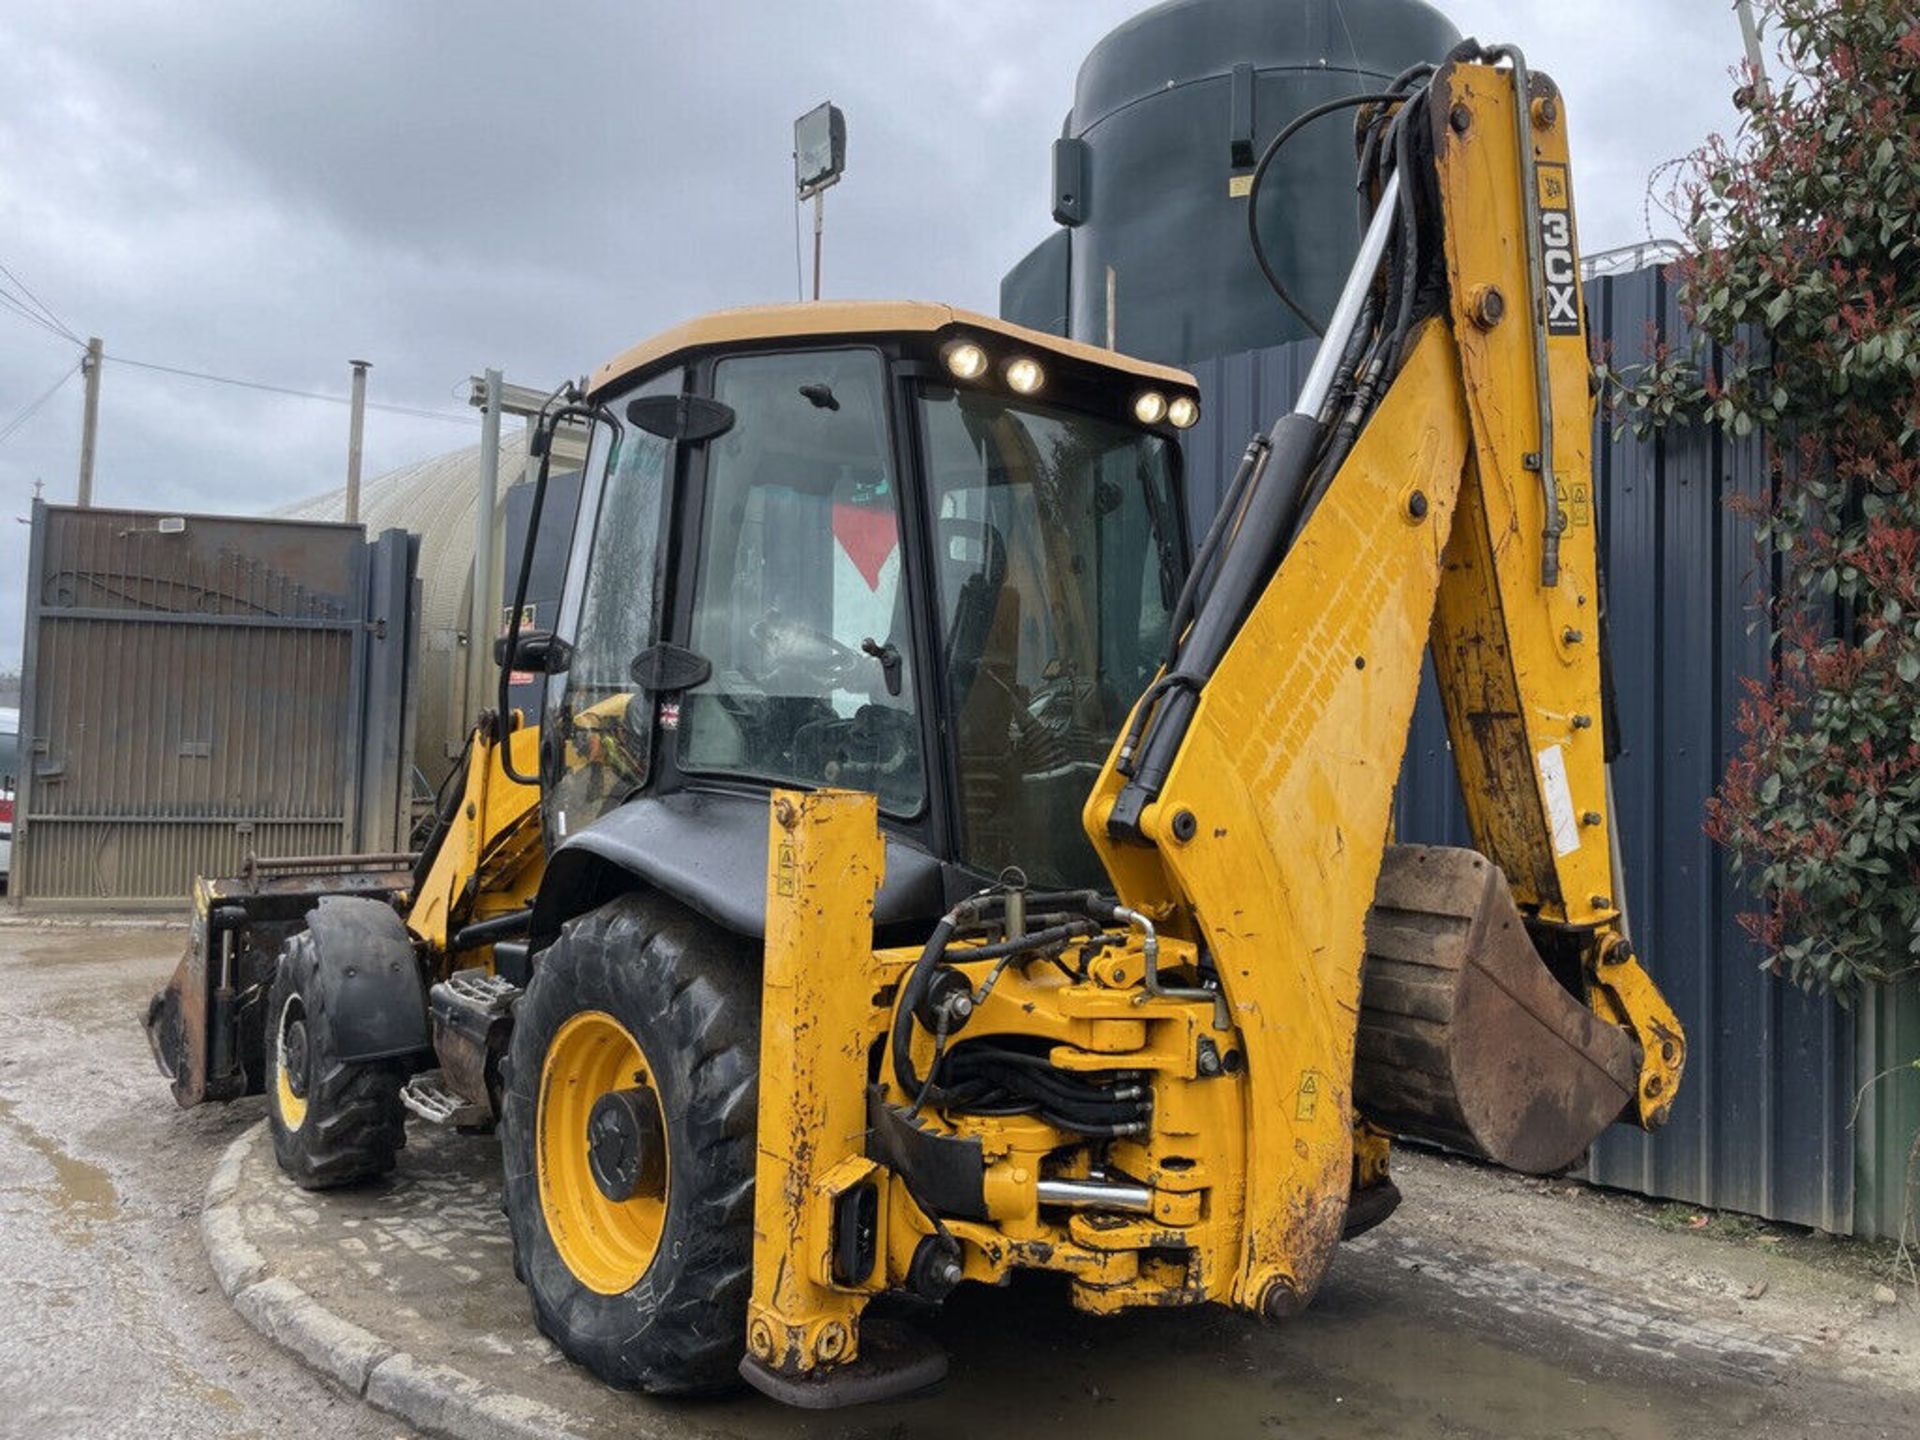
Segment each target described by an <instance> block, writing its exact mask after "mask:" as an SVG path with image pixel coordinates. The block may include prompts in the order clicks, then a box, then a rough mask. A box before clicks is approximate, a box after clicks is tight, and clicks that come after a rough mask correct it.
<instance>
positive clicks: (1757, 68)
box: [1733, 0, 1773, 105]
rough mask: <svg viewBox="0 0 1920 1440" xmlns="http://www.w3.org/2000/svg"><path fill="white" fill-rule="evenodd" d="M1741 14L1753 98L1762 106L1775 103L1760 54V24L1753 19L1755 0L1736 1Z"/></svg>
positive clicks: (1742, 37)
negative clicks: (1751, 73)
mask: <svg viewBox="0 0 1920 1440" xmlns="http://www.w3.org/2000/svg"><path fill="white" fill-rule="evenodd" d="M1733 8H1734V9H1735V10H1737V11H1739V12H1740V38H1741V39H1742V40H1743V41H1745V42H1746V46H1747V64H1748V65H1750V66H1751V67H1752V68H1753V98H1754V99H1755V100H1758V101H1759V102H1760V103H1761V104H1762V105H1770V104H1772V103H1773V86H1772V85H1770V84H1768V82H1767V61H1766V57H1765V56H1764V55H1763V54H1761V53H1760V23H1759V22H1758V21H1757V20H1755V19H1754V18H1753V0H1734V4H1733Z"/></svg>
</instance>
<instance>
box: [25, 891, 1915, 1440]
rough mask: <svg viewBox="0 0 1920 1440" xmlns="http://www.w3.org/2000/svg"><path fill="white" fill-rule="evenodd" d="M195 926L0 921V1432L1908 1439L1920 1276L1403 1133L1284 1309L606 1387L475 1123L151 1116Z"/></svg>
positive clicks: (980, 1335)
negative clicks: (1363, 1226) (504, 1204)
mask: <svg viewBox="0 0 1920 1440" xmlns="http://www.w3.org/2000/svg"><path fill="white" fill-rule="evenodd" d="M182 940H183V934H182V932H181V931H179V930H154V929H146V930H132V929H118V928H100V927H85V928H64V927H62V928H49V927H42V926H35V925H30V924H26V923H21V922H14V923H10V924H0V976H4V978H5V981H6V983H7V987H8V994H9V997H10V998H9V1004H8V1006H7V1007H6V1008H5V1010H4V1013H0V1306H3V1307H4V1311H3V1312H0V1313H3V1314H4V1319H0V1395H4V1396H5V1397H6V1400H5V1402H4V1404H0V1436H14V1435H20V1436H28V1435H32V1436H42V1437H44V1436H66V1435H74V1436H83V1435H84V1436H89V1437H92V1436H100V1437H111V1436H121V1435H128V1436H131V1435H141V1436H173V1435H195V1436H246V1435H280V1434H289V1433H295V1432H305V1433H307V1434H312V1435H318V1436H327V1437H331V1436H345V1437H351V1440H359V1437H371V1436H393V1435H407V1434H411V1433H415V1432H414V1431H413V1430H412V1429H411V1428H410V1427H409V1425H408V1424H407V1423H406V1422H404V1421H402V1420H400V1419H398V1418H396V1415H405V1416H409V1417H412V1418H413V1419H414V1420H415V1421H417V1422H418V1423H419V1424H420V1425H422V1426H424V1427H425V1428H426V1429H427V1430H429V1431H431V1432H435V1433H448V1434H455V1435H462V1436H467V1435H473V1436H480V1435H487V1436H501V1435H533V1434H542V1435H549V1436H559V1435H568V1434H571V1435H579V1436H583V1437H603V1436H604V1437H612V1436H625V1437H645V1436H669V1435H671V1436H687V1437H696V1436H706V1435H741V1436H755V1437H758V1436H774V1435H779V1436H796V1437H844V1440H870V1437H871V1440H878V1437H896V1436H898V1437H929V1440H943V1437H959V1436H975V1435H981V1434H988V1433H991V1434H994V1435H997V1436H1006V1437H1019V1436H1026V1435H1035V1436H1037V1435H1052V1434H1056V1433H1058V1432H1060V1431H1062V1430H1064V1429H1069V1428H1081V1429H1084V1430H1086V1431H1087V1432H1088V1433H1090V1434H1092V1433H1097V1434H1098V1436H1099V1437H1100V1440H1127V1437H1132V1436H1147V1435H1152V1436H1154V1437H1156V1440H1163V1437H1165V1436H1167V1435H1170V1434H1171V1435H1210V1436H1264V1435H1282V1434H1285V1435H1291V1436H1312V1437H1327V1440H1340V1437H1348V1436H1353V1437H1359V1436H1363V1435H1364V1436H1368V1437H1395V1436H1444V1437H1481V1436H1485V1437H1495V1436H1498V1437H1529V1436H1541V1437H1545V1436H1555V1437H1560V1436H1577V1437H1583V1440H1664V1437H1676V1440H1678V1437H1686V1440H1695V1437H1716V1436H1733V1435H1738V1436H1742V1437H1751V1440H1772V1437H1783V1440H1784V1437H1789V1436H1793V1437H1798V1436H1862V1437H1866V1436H1888V1437H1895V1436H1898V1437H1911V1436H1913V1435H1915V1434H1920V1299H1917V1297H1916V1296H1915V1294H1914V1292H1913V1291H1911V1290H1910V1289H1902V1290H1901V1291H1899V1292H1897V1293H1896V1292H1893V1291H1889V1290H1886V1289H1885V1288H1884V1279H1885V1277H1884V1276H1883V1275H1882V1274H1881V1272H1880V1271H1879V1270H1878V1269H1876V1265H1878V1264H1879V1263H1880V1262H1879V1261H1878V1260H1876V1259H1872V1257H1866V1256H1864V1255H1863V1254H1862V1252H1861V1251H1860V1250H1859V1248H1858V1247H1855V1246H1852V1245H1849V1244H1846V1243H1844V1242H1837V1241H1824V1240H1820V1239H1818V1238H1812V1239H1808V1238H1801V1237H1797V1236H1793V1235H1789V1234H1784V1233H1778V1232H1775V1233H1762V1234H1747V1235H1746V1236H1745V1237H1744V1238H1743V1239H1742V1240H1741V1242H1740V1243H1732V1242H1729V1241H1726V1240H1721V1239H1716V1238H1713V1234H1712V1233H1710V1232H1707V1231H1699V1232H1696V1231H1690V1230H1688V1229H1686V1228H1685V1222H1684V1221H1681V1222H1680V1223H1679V1228H1669V1227H1670V1226H1672V1225H1673V1224H1674V1223H1675V1222H1674V1220H1673V1217H1672V1216H1671V1215H1670V1214H1669V1213H1668V1212H1665V1211H1662V1210H1661V1209H1660V1208H1659V1207H1656V1206H1652V1205H1648V1204H1645V1203H1643V1202H1639V1201H1634V1200H1630V1199H1627V1198H1624V1197H1619V1196H1614V1195H1609V1194H1606V1193H1605V1192H1597V1191H1592V1190H1589V1189H1587V1188H1586V1187H1583V1186H1580V1185H1577V1184H1575V1183H1572V1182H1565V1181H1563V1182H1555V1183H1551V1184H1549V1183H1544V1182H1539V1181H1528V1180H1522V1179H1518V1178H1515V1177H1511V1176H1504V1175H1500V1174H1498V1173H1496V1172H1492V1171H1489V1170H1485V1169H1483V1168H1480V1167H1475V1166H1470V1165H1464V1164H1459V1163H1455V1162H1449V1161H1444V1160H1440V1159H1436V1158H1434V1157H1431V1156H1422V1155H1407V1156H1404V1157H1400V1158H1399V1159H1398V1160H1397V1162H1396V1164H1397V1173H1398V1175H1399V1178H1400V1183H1401V1185H1402V1188H1403V1189H1404V1190H1405V1191H1406V1194H1407V1201H1406V1204H1405V1205H1404V1206H1403V1207H1402V1209H1401V1211H1400V1213H1399V1214H1398V1215H1396V1216H1395V1217H1394V1218H1393V1219H1392V1220H1390V1221H1389V1222H1388V1223H1387V1225H1385V1226H1383V1227H1382V1228H1381V1229H1380V1230H1378V1231H1376V1232H1374V1234H1373V1235H1371V1236H1368V1237H1365V1238H1363V1239H1362V1240H1360V1241H1357V1242H1355V1243H1353V1244H1350V1245H1348V1246H1346V1247H1344V1248H1343V1250H1342V1252H1341V1254H1340V1256H1339V1258H1338V1259H1337V1260H1336V1263H1335V1266H1334V1270H1333V1273H1332V1276H1331V1277H1330V1279H1329V1280H1328V1282H1327V1284H1326V1286H1325V1287H1324V1288H1323V1289H1322V1291H1321V1293H1320V1296H1319V1297H1318V1299H1317V1300H1316V1302H1315V1304H1314V1306H1313V1307H1312V1309H1311V1310H1310V1311H1309V1312H1308V1313H1307V1314H1306V1315H1305V1316H1304V1317H1303V1318H1301V1319H1300V1320H1297V1321H1295V1322H1293V1323H1291V1324H1288V1325H1285V1326H1267V1325H1262V1324H1259V1323H1257V1322H1254V1321H1252V1320H1250V1319H1246V1318H1243V1317H1240V1316H1236V1315H1233V1314H1230V1313H1227V1312H1225V1311H1219V1310H1206V1311H1200V1312H1193V1313H1182V1314H1171V1313H1152V1314H1142V1315H1137V1316H1126V1317H1120V1318H1117V1319H1106V1320H1102V1319H1096V1318H1092V1317H1086V1316H1081V1315H1078V1314H1076V1313H1075V1312H1073V1311H1072V1310H1071V1309H1070V1308H1069V1307H1068V1306H1067V1304H1066V1300H1065V1295H1064V1293H1063V1292H1062V1291H1061V1290H1060V1289H1059V1288H1058V1287H1056V1286H1053V1285H1051V1284H1048V1283H1045V1277H1038V1278H1037V1279H1036V1282H1035V1283H1031V1284H1022V1285H1017V1286H1015V1287H1012V1288H1011V1289H1010V1290H1005V1291H989V1290H983V1289H981V1288H980V1287H974V1286H968V1287H963V1289H962V1290H961V1291H960V1292H959V1293H958V1294H957V1295H956V1296H955V1297H954V1298H953V1300H952V1301H950V1302H949V1304H948V1305H947V1306H946V1308H945V1309H944V1310H943V1311H942V1312H940V1313H939V1314H938V1315H937V1316H935V1317H933V1318H932V1319H931V1320H930V1321H929V1322H927V1324H928V1328H929V1329H930V1330H931V1331H932V1332H933V1333H934V1334H935V1335H936V1336H937V1337H938V1338H939V1339H940V1340H941V1341H942V1343H944V1344H945V1345H946V1346H947V1347H948V1349H949V1350H950V1351H951V1353H952V1356H953V1369H952V1374H951V1376H950V1378H949V1379H948V1380H947V1382H946V1383H945V1385H944V1386H943V1387H941V1388H940V1389H939V1390H938V1391H936V1392H934V1393H933V1394H932V1395H930V1396H927V1397H925V1398H921V1399H917V1400H914V1401H911V1402H906V1403H902V1404H896V1405H891V1406H885V1407H877V1408H873V1409H866V1410H858V1411H850V1412H841V1413H838V1414H828V1415H819V1414H802V1413H797V1412H792V1411H787V1410H783V1409H780V1408H779V1407H777V1406H774V1405H772V1404H771V1403H769V1402H765V1401H762V1400H761V1399H759V1398H758V1397H755V1396H750V1395H743V1396H740V1397H736V1398H733V1399H729V1400H724V1401H716V1402H704V1403H700V1404H693V1405H689V1404H684V1403H681V1404H673V1405H662V1404H656V1403H653V1402H650V1401H648V1400H646V1399H644V1398H643V1397H639V1396H634V1395H629V1394H621V1393H616V1392H612V1391H609V1390H607V1389H605V1388H604V1387H602V1386H600V1385H599V1384H598V1383H597V1382H595V1381H594V1380H593V1379H592V1378H591V1377H590V1376H588V1375H586V1374H584V1373H583V1372H581V1371H578V1370H576V1369H575V1368H574V1367H573V1366H571V1365H570V1364H568V1363H567V1362H566V1361H565V1360H564V1359H562V1358H561V1357H560V1356H559V1355H558V1353H557V1352H556V1351H555V1350H554V1349H553V1348H552V1347H551V1346H550V1345H548V1344H547V1342H546V1341H545V1340H544V1339H542V1338H541V1337H540V1336H539V1335H538V1334H537V1333H536V1332H535V1331H534V1329H533V1327H532V1324H531V1321H530V1319H529V1317H528V1311H527V1307H526V1302H525V1299H524V1296H523V1294H522V1292H521V1290H520V1287H519V1285H518V1283H517V1282H516V1281H515V1280H514V1278H513V1274H512V1269H511V1264H510V1256H509V1251H508V1246H507V1243H506V1236H505V1231H504V1225H503V1222H502V1219H501V1217H500V1215H499V1211H498V1195H499V1177H498V1159H497V1153H496V1151H495V1148H494V1144H493V1141H492V1139H491V1138H490V1137H488V1136H484V1135H467V1134H459V1133H455V1132H451V1131H444V1130H434V1129H432V1128H431V1127H425V1126H421V1125H418V1124H416V1125H415V1127H414V1129H413V1131H412V1134H411V1137H410V1142H409V1148H408V1149H407V1150H406V1152H404V1154H403V1157H402V1162H401V1166H400V1169H399V1171H398V1173H397V1174H396V1175H395V1176H394V1177H392V1178H391V1179H390V1180H388V1181H386V1182H383V1183H380V1184H377V1185H373V1186H369V1187H365V1188H362V1189H357V1190H353V1191H348V1192H336V1193H334V1194H331V1195H327V1196H312V1195H308V1194H305V1193H304V1192H301V1191H299V1190H297V1189H295V1188H293V1187H292V1186H291V1185H289V1184H288V1183H287V1182H286V1181H285V1180H284V1179H283V1178H282V1177H281V1176H280V1175H279V1173H278V1171H277V1170H276V1169H275V1168H274V1166H273V1162H272V1157H271V1149H270V1147H269V1146H268V1145H267V1143H266V1140H265V1135H264V1129H263V1128H256V1127H257V1126H258V1122H259V1117H260V1108H259V1105H258V1102H243V1103H240V1104H236V1105H234V1106H230V1107H203V1108H202V1109H200V1110H197V1111H192V1112H184V1113H183V1112H181V1111H178V1110H176V1109H175V1108H174V1107H173V1105H172V1102H171V1100H170V1098H169V1097H168V1094H167V1091H166V1088H165V1085H164V1083H163V1082H162V1081H161V1080H160V1079H159V1077H158V1076H157V1075H156V1074H155V1073H154V1072H153V1070H152V1067H151V1061H150V1060H149V1058H148V1056H147V1053H146V1047H145V1042H144V1040H143V1038H142V1037H141V1035H140V1033H139V1029H138V1026H137V1023H136V1020H137V1015H138V1012H139V1010H140V1008H141V1005H142V1003H143V1002H144V1000H145V997H146V995H147V994H148V993H149V992H150V991H151V990H152V988H153V987H154V986H155V985H156V984H158V983H159V981H160V980H161V979H162V978H163V977H164V975H165V973H166V971H167V970H168V969H169V968H170V967H171V965H172V962H173V959H174V958H175V955H176V953H177V951H178V949H179V947H180V945H181V943H182ZM203 1210H204V1213H203ZM203 1233H204V1244H205V1245H206V1246H207V1247H208V1248H203ZM209 1248H210V1251H211V1253H212V1255H213V1256H214V1257H215V1262H217V1263H210V1262H209V1260H208V1258H207V1256H208V1253H209ZM223 1290H231V1291H232V1292H233V1293H234V1295H235V1297H236V1304H237V1306H238V1310H237V1311H236V1309H235V1308H234V1307H233V1306H231V1305H230V1304H229V1302H228V1300H227V1299H226V1297H225V1295H224V1294H223ZM1876 1296H1878V1298H1876ZM1889 1297H1892V1298H1893V1301H1894V1303H1891V1304H1888V1303H1885V1301H1886V1299H1887V1298H1889ZM242 1316H244V1317H245V1318H244V1319H243V1318H242ZM283 1347H284V1348H283ZM297 1356H304V1359H302V1358H297ZM308 1362H311V1363H312V1364H314V1365H317V1366H319V1367H320V1369H321V1371H323V1372H325V1373H327V1374H328V1375H330V1376H331V1377H334V1378H330V1379H321V1378H320V1377H319V1375H317V1374H316V1373H315V1371H314V1370H312V1369H309V1368H308ZM363 1397H365V1398H363ZM369 1400H371V1401H372V1402H376V1403H377V1404H379V1405H384V1406H386V1407H388V1409H389V1410H390V1411H392V1412H394V1413H391V1414H390V1413H383V1411H382V1410H380V1409H378V1408H375V1404H373V1403H369Z"/></svg>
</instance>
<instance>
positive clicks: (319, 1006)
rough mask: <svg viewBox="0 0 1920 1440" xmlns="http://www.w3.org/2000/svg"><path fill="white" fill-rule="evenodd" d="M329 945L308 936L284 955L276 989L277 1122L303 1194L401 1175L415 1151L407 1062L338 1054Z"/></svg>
mask: <svg viewBox="0 0 1920 1440" xmlns="http://www.w3.org/2000/svg"><path fill="white" fill-rule="evenodd" d="M319 965H320V952H319V947H318V946H317V945H316V944H315V943H314V938H313V935H312V933H311V932H310V931H305V930H303V931H301V932H300V933H299V934H298V935H295V936H294V937H293V938H292V939H291V940H289V941H287V943H286V945H285V946H283V947H282V948H281V951H280V960H279V963H278V964H277V965H276V966H275V967H274V972H273V984H272V985H271V986H270V987H269V988H268V991H267V1015H266V1020H267V1026H266V1062H267V1063H266V1069H267V1074H266V1082H267V1083H266V1091H267V1120H268V1123H269V1126H270V1128H271V1129H272V1131H273V1155H274V1158H275V1159H276V1160H278V1161H279V1162H280V1168H281V1169H282V1170H284V1171H285V1172H286V1173H287V1176H288V1177H289V1178H290V1179H291V1180H292V1181H293V1183H294V1184H296V1185H298V1186H299V1187H300V1188H301V1189H303V1190H331V1189H333V1188H335V1187H336V1186H340V1185H351V1184H353V1183H354V1182H356V1181H360V1180H370V1179H373V1178H374V1177H375V1176H379V1175H385V1174H386V1173H387V1172H388V1171H389V1170H391V1169H393V1167H394V1162H395V1159H396V1158H397V1156H398V1155H399V1153H400V1148H401V1146H403V1145H405V1144H406V1143H407V1138H406V1111H405V1110H404V1109H403V1108H402V1106H401V1104H400V1087H401V1085H402V1084H404V1083H405V1081H406V1076H407V1070H406V1065H405V1064H404V1063H403V1062H401V1061H397V1060H375V1061H369V1062H366V1063H363V1064H350V1063H348V1062H346V1061H343V1060H341V1059H339V1058H338V1057H337V1056H335V1054H334V1051H333V1025H332V1019H333V1017H332V1016H330V1015H328V1014H327V1013H326V1009H325V1004H324V1000H323V998H322V997H323V996H324V995H325V993H326V992H325V990H324V988H323V987H321V986H318V985H316V984H315V983H314V982H315V978H316V976H317V973H318V970H319Z"/></svg>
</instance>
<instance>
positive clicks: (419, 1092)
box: [400, 1070, 493, 1126]
mask: <svg viewBox="0 0 1920 1440" xmlns="http://www.w3.org/2000/svg"><path fill="white" fill-rule="evenodd" d="M400 1103H401V1104H402V1105H404V1106H406V1107H407V1109H409V1110H411V1111H412V1112H413V1113H414V1114H416V1115H418V1116H419V1117H420V1118H421V1119H422V1120H426V1121H430V1122H431V1123H433V1124H435V1125H458V1126H467V1125H485V1124H487V1123H488V1122H489V1121H491V1120H492V1119H493V1116H491V1115H490V1114H488V1113H487V1111H486V1108H485V1107H484V1106H481V1105H469V1104H468V1103H467V1102H466V1101H465V1100H462V1099H461V1098H460V1097H459V1096H458V1095H456V1094H454V1093H453V1091H451V1090H449V1089H448V1088H447V1086H446V1082H445V1080H443V1079H442V1078H441V1075H440V1072H439V1071H438V1070H422V1071H421V1072H420V1073H419V1074H418V1075H415V1076H414V1077H413V1078H412V1079H410V1080H408V1081H407V1083H406V1084H405V1085H402V1086H401V1087H400Z"/></svg>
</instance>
